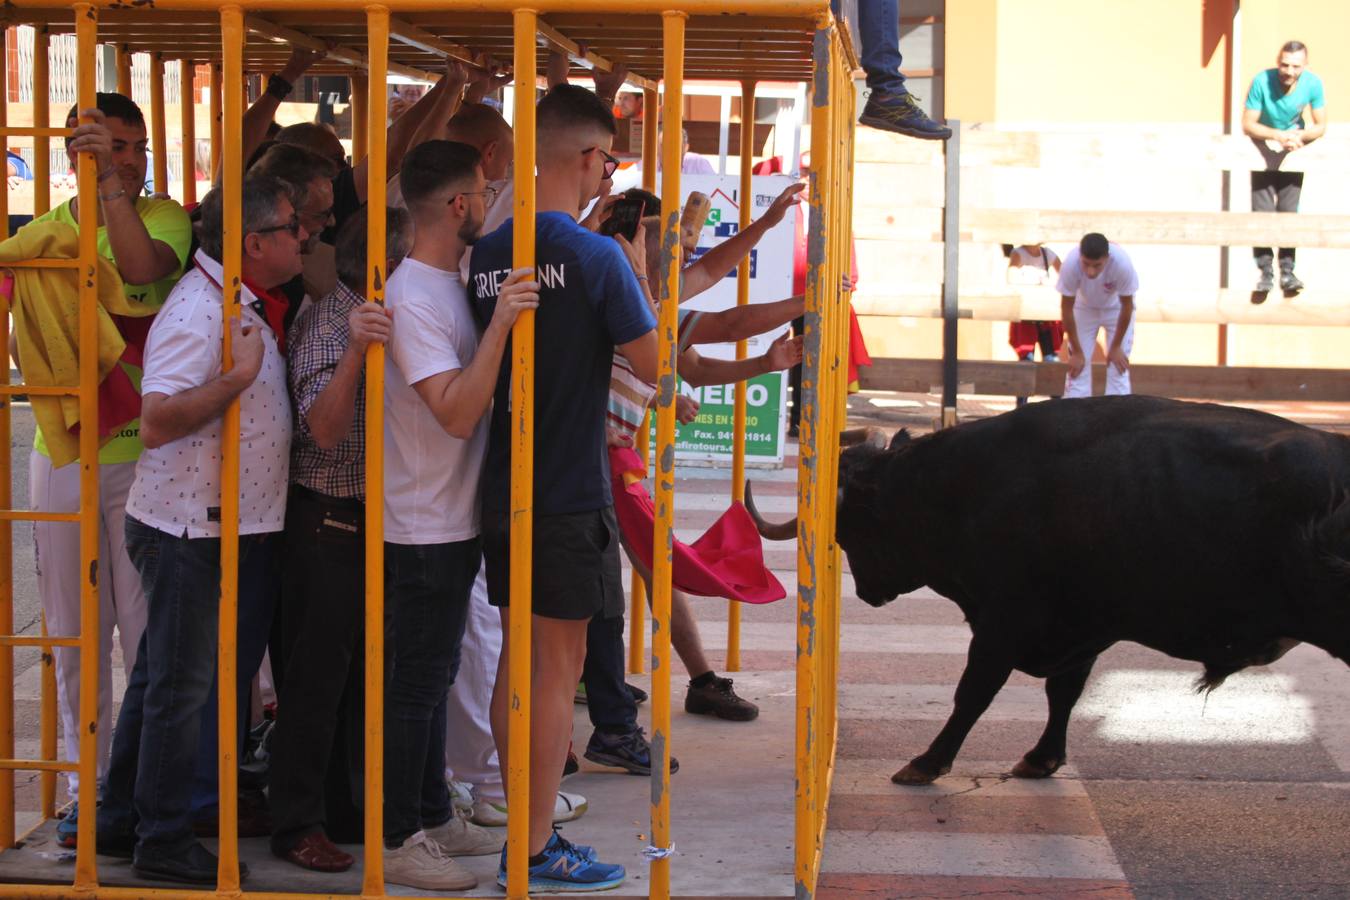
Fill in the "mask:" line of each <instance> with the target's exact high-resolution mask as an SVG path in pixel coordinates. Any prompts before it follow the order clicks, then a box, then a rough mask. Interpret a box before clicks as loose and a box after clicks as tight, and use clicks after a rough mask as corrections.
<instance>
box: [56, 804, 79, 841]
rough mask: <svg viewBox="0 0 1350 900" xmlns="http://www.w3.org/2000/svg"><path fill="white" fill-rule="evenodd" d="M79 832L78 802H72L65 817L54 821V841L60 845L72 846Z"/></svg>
mask: <svg viewBox="0 0 1350 900" xmlns="http://www.w3.org/2000/svg"><path fill="white" fill-rule="evenodd" d="M79 833H80V804H78V803H73V804H71V806H70V810H69V811H68V812H67V813H66V817H65V818H64V819H62V820H61V821H60V822H58V823H56V842H57V843H58V844H60V845H61V846H62V847H74V846H75V840H76V838H77V837H78V835H79Z"/></svg>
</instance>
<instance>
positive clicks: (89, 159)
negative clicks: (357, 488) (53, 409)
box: [75, 3, 99, 892]
mask: <svg viewBox="0 0 1350 900" xmlns="http://www.w3.org/2000/svg"><path fill="white" fill-rule="evenodd" d="M75 37H76V44H77V48H78V50H77V52H78V55H77V58H76V59H77V61H76V73H77V74H76V79H77V84H78V90H77V93H76V95H77V97H78V103H79V107H80V109H90V108H92V107H93V106H94V105H95V103H96V101H95V97H94V93H95V91H94V52H95V47H96V46H97V44H98V13H97V11H96V10H95V9H94V7H93V6H91V5H89V4H88V3H77V4H75ZM80 121H81V122H85V121H88V120H87V119H85V118H83V117H82V118H81V119H80ZM76 175H77V179H78V184H79V207H80V244H79V246H80V278H79V285H80V287H79V291H80V328H79V331H80V421H81V422H85V423H88V424H90V425H93V426H95V427H86V428H81V429H80V511H81V512H82V513H83V515H81V516H80V659H81V661H88V662H86V663H85V664H83V665H81V666H80V712H79V716H80V748H79V771H80V790H79V803H80V806H81V807H82V808H84V809H87V810H91V811H92V810H95V809H97V808H98V776H97V775H96V771H97V768H96V767H97V764H98V731H97V729H98V669H99V667H98V666H97V665H93V664H92V661H93V660H96V659H98V651H99V647H98V618H99V608H98V516H97V515H95V514H94V511H95V510H97V509H98V428H97V427H96V426H97V422H98V353H97V352H96V351H95V348H96V347H98V319H97V314H98V267H97V265H96V264H95V260H96V259H97V257H98V208H99V200H98V184H97V178H98V163H97V161H96V160H95V159H94V155H93V154H92V153H81V154H80V159H79V165H78V167H77V169H76ZM96 820H97V816H91V815H89V814H88V813H85V814H84V815H82V816H80V820H79V828H78V832H77V834H76V850H75V889H76V891H77V892H78V891H80V890H88V889H91V888H92V887H93V886H94V885H95V884H97V883H98V866H97V863H96V862H95V860H94V840H95V838H94V832H95V828H94V825H95V822H96Z"/></svg>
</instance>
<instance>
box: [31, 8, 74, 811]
mask: <svg viewBox="0 0 1350 900" xmlns="http://www.w3.org/2000/svg"><path fill="white" fill-rule="evenodd" d="M50 49H51V29H50V28H48V27H47V26H46V25H35V26H33V124H34V125H36V126H38V127H39V128H46V127H48V126H49V125H51V124H52V109H51V95H50V93H49V90H50V88H49V84H50V81H51V54H50ZM65 124H66V123H65V122H62V123H61V126H62V127H63V128H64V127H65ZM51 208H52V145H51V138H49V137H47V136H46V135H45V134H44V135H34V136H33V215H35V216H40V215H42V214H43V213H45V212H47V211H48V210H50V209H51ZM46 778H50V779H51V781H52V784H53V785H55V784H56V781H55V776H54V775H53V776H44V779H46ZM43 784H44V785H45V784H46V780H44V782H43Z"/></svg>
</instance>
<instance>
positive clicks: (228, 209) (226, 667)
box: [216, 4, 244, 894]
mask: <svg viewBox="0 0 1350 900" xmlns="http://www.w3.org/2000/svg"><path fill="white" fill-rule="evenodd" d="M220 42H221V52H222V55H223V64H222V68H221V73H222V84H223V89H222V92H221V100H222V105H223V110H224V120H223V121H224V122H226V123H228V124H229V128H228V129H226V130H225V146H224V147H223V148H222V151H223V153H224V157H225V169H224V172H223V174H222V176H221V190H222V191H223V192H224V193H223V195H222V197H223V200H224V216H223V219H224V228H223V230H222V234H223V237H222V240H221V250H222V253H221V257H222V258H221V263H222V268H223V270H224V274H223V277H222V278H221V284H222V285H223V286H224V290H223V291H222V297H221V300H222V303H223V304H224V315H225V321H226V322H229V321H230V320H231V319H234V318H237V317H239V316H240V315H242V309H241V307H240V300H241V298H240V285H241V284H242V277H241V274H240V272H241V265H242V257H243V249H244V234H243V209H242V202H243V191H242V188H243V176H244V160H243V148H242V147H241V146H240V132H239V128H240V126H239V123H240V122H241V121H242V120H243V116H244V94H243V84H244V12H243V10H241V9H240V8H239V7H238V6H236V5H234V4H231V5H228V6H223V7H221V9H220ZM222 333H223V341H224V348H223V355H222V357H221V364H222V365H221V368H222V370H223V371H227V372H228V371H229V370H230V369H232V368H233V367H234V358H233V355H232V349H231V347H230V329H229V328H224V329H222ZM220 449H221V452H220V635H219V647H218V651H217V655H218V657H219V658H218V660H217V670H216V672H217V674H216V681H217V684H218V686H219V690H217V692H216V693H217V695H218V697H219V699H220V726H219V731H220V758H219V766H218V775H217V779H218V780H217V786H218V792H219V796H218V802H219V809H220V816H219V822H220V846H219V849H218V850H217V853H218V854H219V856H220V867H219V869H218V872H217V874H216V885H217V892H218V893H222V894H224V893H229V892H233V891H237V890H239V759H238V739H239V736H238V727H239V719H238V706H239V694H238V690H237V687H236V684H237V682H238V672H237V669H238V667H239V658H238V643H239V642H238V631H239V398H238V397H235V398H234V399H233V400H231V401H230V405H229V406H227V407H226V408H225V422H224V427H223V428H222V429H221V442H220Z"/></svg>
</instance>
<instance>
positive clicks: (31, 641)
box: [0, 614, 80, 759]
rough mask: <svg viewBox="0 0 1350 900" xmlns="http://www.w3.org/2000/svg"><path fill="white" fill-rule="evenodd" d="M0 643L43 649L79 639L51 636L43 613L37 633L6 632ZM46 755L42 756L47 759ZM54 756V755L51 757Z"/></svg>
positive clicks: (68, 644) (74, 644)
mask: <svg viewBox="0 0 1350 900" xmlns="http://www.w3.org/2000/svg"><path fill="white" fill-rule="evenodd" d="M0 645H3V646H9V647H41V648H43V649H44V650H45V649H49V648H51V647H78V646H80V639H79V638H77V637H52V636H51V635H49V634H48V633H47V617H46V616H45V615H43V614H39V615H38V634H37V636H33V635H22V634H6V635H0ZM47 758H48V757H45V756H44V757H43V759H47ZM52 758H55V757H52Z"/></svg>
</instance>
